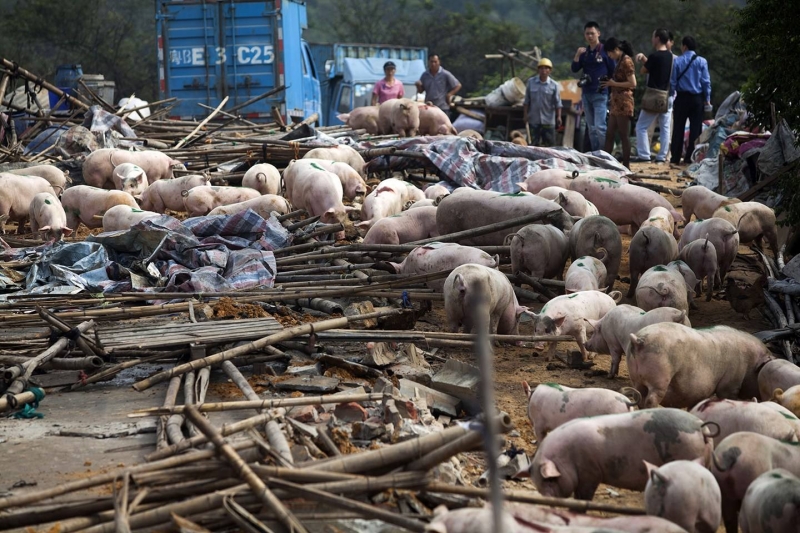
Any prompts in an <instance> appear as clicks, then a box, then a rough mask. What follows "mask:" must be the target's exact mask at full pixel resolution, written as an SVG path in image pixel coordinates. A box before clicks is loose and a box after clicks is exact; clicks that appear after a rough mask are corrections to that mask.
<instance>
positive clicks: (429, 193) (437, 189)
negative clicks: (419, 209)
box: [425, 184, 450, 200]
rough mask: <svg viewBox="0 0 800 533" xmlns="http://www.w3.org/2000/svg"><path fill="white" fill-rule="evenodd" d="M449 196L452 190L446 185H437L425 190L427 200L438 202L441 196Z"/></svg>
mask: <svg viewBox="0 0 800 533" xmlns="http://www.w3.org/2000/svg"><path fill="white" fill-rule="evenodd" d="M448 194H450V189H448V188H447V187H445V186H444V185H439V184H435V185H429V186H428V187H426V188H425V198H429V199H431V200H436V199H437V198H439V197H440V196H447V195H448Z"/></svg>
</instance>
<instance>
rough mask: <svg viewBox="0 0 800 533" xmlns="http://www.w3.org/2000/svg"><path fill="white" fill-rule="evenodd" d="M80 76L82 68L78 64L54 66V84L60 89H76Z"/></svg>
mask: <svg viewBox="0 0 800 533" xmlns="http://www.w3.org/2000/svg"><path fill="white" fill-rule="evenodd" d="M81 76H83V69H82V68H81V66H80V65H58V66H57V67H56V76H55V82H56V83H55V85H56V87H59V88H60V89H61V90H62V91H63V90H64V87H68V88H70V89H77V88H78V79H80V77H81ZM56 101H58V98H56ZM54 103H55V102H54Z"/></svg>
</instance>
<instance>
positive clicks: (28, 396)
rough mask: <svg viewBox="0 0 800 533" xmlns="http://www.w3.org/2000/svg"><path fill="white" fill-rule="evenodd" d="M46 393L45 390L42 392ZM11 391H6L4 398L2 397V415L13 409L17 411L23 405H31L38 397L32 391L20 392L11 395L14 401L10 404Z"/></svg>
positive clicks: (0, 410) (0, 405) (0, 409)
mask: <svg viewBox="0 0 800 533" xmlns="http://www.w3.org/2000/svg"><path fill="white" fill-rule="evenodd" d="M42 392H44V390H42ZM8 397H9V391H8V390H6V391H5V393H4V394H3V396H0V413H2V412H3V411H5V410H6V409H8V408H9V407H11V408H12V409H16V408H17V407H20V406H22V405H26V404H29V403H31V402H33V401H35V400H36V395H35V394H34V393H33V392H31V391H26V392H20V393H19V394H11V397H12V398H13V401H12V402H11V403H9V398H8Z"/></svg>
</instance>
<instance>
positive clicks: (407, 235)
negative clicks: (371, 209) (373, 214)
mask: <svg viewBox="0 0 800 533" xmlns="http://www.w3.org/2000/svg"><path fill="white" fill-rule="evenodd" d="M438 236H439V232H438V231H437V230H436V208H435V207H420V208H418V209H409V210H407V211H403V212H402V213H399V214H397V215H392V216H390V217H387V218H382V219H380V220H378V221H377V222H376V223H375V224H373V225H372V227H371V228H369V231H367V235H366V236H365V237H364V244H405V243H408V242H413V241H420V240H422V239H427V238H429V237H438Z"/></svg>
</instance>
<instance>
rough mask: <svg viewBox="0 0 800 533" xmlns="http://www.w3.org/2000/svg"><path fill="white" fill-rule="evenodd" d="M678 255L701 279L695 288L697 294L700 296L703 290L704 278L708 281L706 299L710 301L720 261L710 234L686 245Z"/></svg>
mask: <svg viewBox="0 0 800 533" xmlns="http://www.w3.org/2000/svg"><path fill="white" fill-rule="evenodd" d="M678 257H679V258H680V259H681V261H683V262H685V263H686V264H687V265H689V268H691V269H692V272H694V274H695V276H697V278H698V280H699V281H698V284H697V287H696V288H695V292H696V295H697V296H700V293H701V292H702V290H703V279H704V278H705V279H706V280H707V281H708V289H707V292H706V301H707V302H710V301H711V293H712V292H713V291H714V280H715V279H716V276H717V271H718V270H719V263H717V250H716V249H715V248H714V244H713V243H711V242H709V241H708V234H706V238H705V240H703V239H697V240H696V241H692V242H690V243H689V244H687V245H686V246H684V247H683V249H682V250H681V251H680V254H679V255H678Z"/></svg>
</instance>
